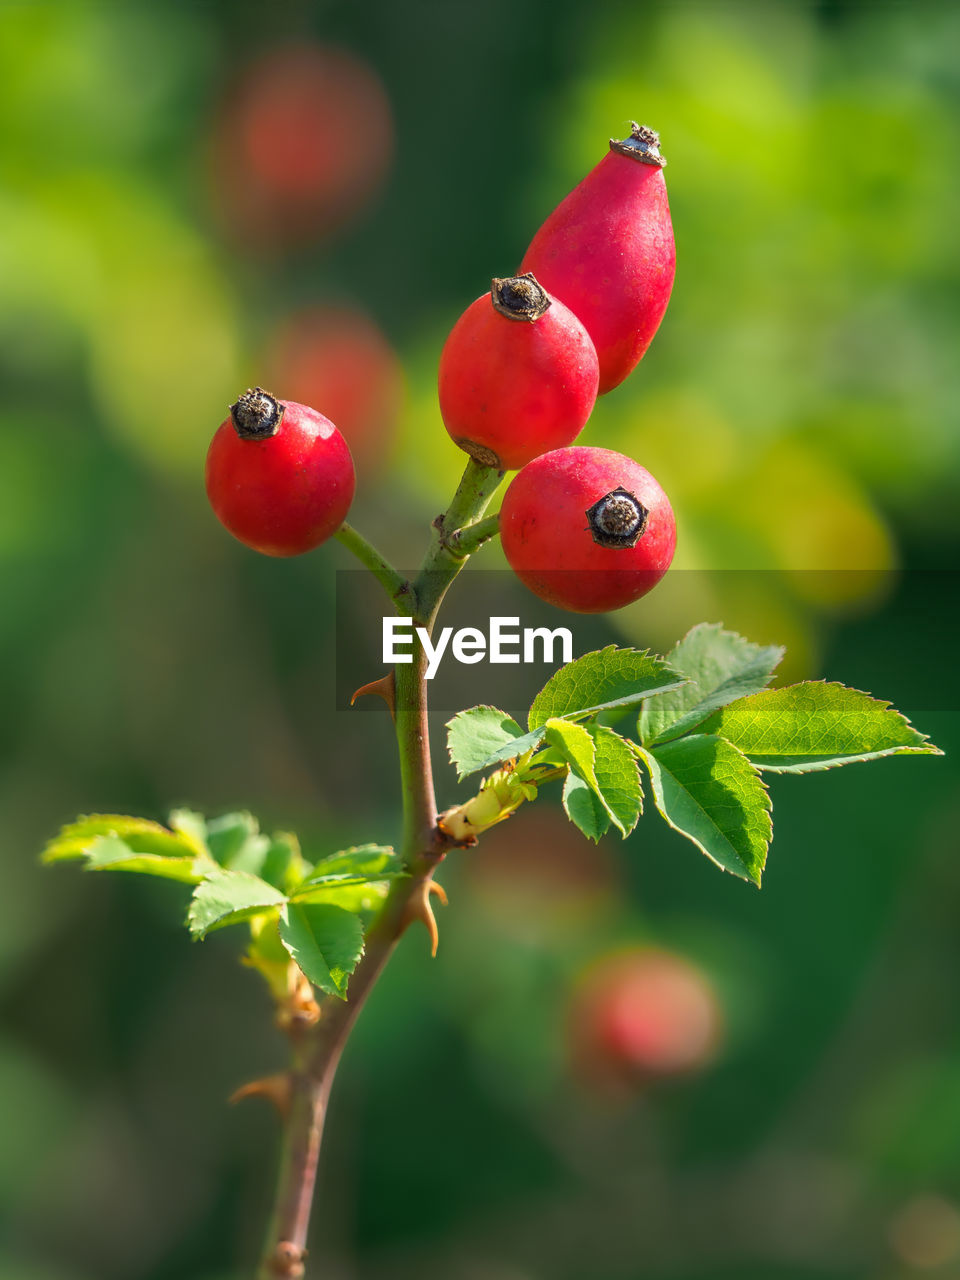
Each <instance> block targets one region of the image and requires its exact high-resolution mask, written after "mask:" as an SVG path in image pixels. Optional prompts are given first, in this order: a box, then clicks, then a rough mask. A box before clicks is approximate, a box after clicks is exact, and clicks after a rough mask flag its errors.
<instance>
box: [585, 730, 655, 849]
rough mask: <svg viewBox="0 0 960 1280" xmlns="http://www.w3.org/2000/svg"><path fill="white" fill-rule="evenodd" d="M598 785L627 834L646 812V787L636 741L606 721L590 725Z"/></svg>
mask: <svg viewBox="0 0 960 1280" xmlns="http://www.w3.org/2000/svg"><path fill="white" fill-rule="evenodd" d="M590 736H591V737H592V738H593V742H594V747H595V755H594V761H593V767H594V773H595V775H596V779H597V787H598V789H599V792H600V796H601V797H602V799H603V805H604V807H605V809H606V811H607V813H608V814H609V816H610V817H611V818H612V819H613V822H614V823H615V825H616V827H617V828H618V830H619V831H620V834H621V835H623V836H628V835H629V834H630V832H631V831H632V830H633V829H634V827H635V826H636V825H637V822H638V821H639V818H640V815H641V813H642V812H643V788H642V786H641V784H640V770H639V769H638V768H637V757H636V754H635V752H634V750H633V745H632V744H631V743H630V742H628V741H627V740H626V739H625V738H622V737H621V736H620V734H619V733H615V732H614V730H613V729H610V728H607V727H606V726H604V725H599V724H595V725H591V726H590Z"/></svg>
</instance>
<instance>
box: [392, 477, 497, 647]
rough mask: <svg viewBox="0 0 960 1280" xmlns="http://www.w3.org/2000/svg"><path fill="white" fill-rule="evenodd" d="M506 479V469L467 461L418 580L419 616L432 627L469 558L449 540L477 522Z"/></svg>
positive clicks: (435, 525)
mask: <svg viewBox="0 0 960 1280" xmlns="http://www.w3.org/2000/svg"><path fill="white" fill-rule="evenodd" d="M502 479H503V472H502V471H497V470H495V468H493V467H484V466H482V465H481V464H480V463H479V462H475V461H474V460H473V458H471V459H470V461H469V462H468V463H467V466H466V469H465V470H464V473H463V476H462V478H461V480H460V484H459V486H458V488H457V492H456V493H455V494H454V495H453V501H452V502H451V503H450V506H449V507H448V508H447V510H446V511H445V512H444V514H443V515H442V516H441V517H440V518H439V519H437V520H435V521H434V525H433V530H434V532H433V539H432V540H431V543H430V546H429V547H428V549H427V554H426V556H425V557H424V560H423V564H422V565H421V566H420V572H419V573H418V574H417V576H416V579H415V580H414V584H413V586H414V591H415V592H416V596H417V617H418V618H419V620H420V621H421V623H422V624H424V625H426V626H428V627H430V626H432V624H433V620H434V618H435V617H436V614H437V610H438V609H439V607H440V602H441V601H442V600H443V597H444V596H445V595H446V593H447V590H448V588H449V587H450V584H451V583H452V582H453V580H454V578H455V577H456V576H457V574H458V573H459V572H460V570H461V569H462V568H463V566H464V564H466V558H465V557H464V556H462V555H460V554H458V553H457V552H454V551H453V550H451V548H450V545H449V540H450V538H451V537H452V536H453V534H454V533H456V532H458V531H459V530H460V529H462V528H463V527H464V526H465V525H471V524H475V523H477V522H478V521H479V520H480V519H481V517H482V516H483V514H484V512H485V511H486V509H487V507H488V505H489V503H490V499H491V498H492V497H493V495H494V494H495V493H496V491H497V488H498V487H499V485H500V482H501V480H502Z"/></svg>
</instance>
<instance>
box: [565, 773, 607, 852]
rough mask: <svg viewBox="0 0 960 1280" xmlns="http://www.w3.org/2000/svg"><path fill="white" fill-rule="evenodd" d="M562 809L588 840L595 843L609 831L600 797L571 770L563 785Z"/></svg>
mask: <svg viewBox="0 0 960 1280" xmlns="http://www.w3.org/2000/svg"><path fill="white" fill-rule="evenodd" d="M563 807H564V809H565V810H566V814H567V817H568V818H569V819H570V821H571V822H572V823H573V824H574V826H577V827H579V828H580V830H581V831H582V832H583V834H584V835H585V836H586V837H587V839H588V840H593V841H597V840H599V839H600V837H601V836H602V835H604V833H605V832H606V831H608V830H609V827H610V814H609V813H608V812H607V809H606V807H605V806H604V804H603V802H602V801H601V799H600V797H599V796H598V795H597V794H596V792H595V791H594V790H593V788H592V787H590V786H589V785H588V784H587V783H586V782H584V780H583V779H582V778H581V777H579V776H578V775H577V774H575V773H574V772H573V770H572V769H571V770H570V772H569V773H568V774H567V777H566V781H565V782H564V784H563Z"/></svg>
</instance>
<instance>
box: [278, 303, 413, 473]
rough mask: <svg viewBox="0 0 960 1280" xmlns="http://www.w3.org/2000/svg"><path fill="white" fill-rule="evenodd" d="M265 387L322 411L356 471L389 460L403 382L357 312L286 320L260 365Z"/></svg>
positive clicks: (343, 309)
mask: <svg viewBox="0 0 960 1280" xmlns="http://www.w3.org/2000/svg"><path fill="white" fill-rule="evenodd" d="M263 367H264V374H263V377H264V380H265V382H266V383H267V385H268V386H271V387H281V388H282V389H283V394H284V396H286V397H288V398H289V399H291V400H298V401H300V403H301V404H313V405H319V406H320V409H321V411H322V412H323V413H324V414H326V416H327V417H328V418H330V419H331V421H333V422H335V423H336V424H337V426H338V428H339V429H340V434H341V435H342V436H343V438H344V439H345V440H346V442H347V444H348V445H349V446H350V452H351V454H352V455H353V460H354V462H355V463H356V465H357V467H358V468H359V469H360V470H361V471H366V472H370V471H374V470H376V468H377V466H378V464H380V463H382V462H383V460H384V459H385V458H386V456H387V454H388V452H389V448H390V444H391V441H392V439H393V434H394V430H395V428H396V425H397V420H398V418H399V415H400V409H401V404H402V400H403V374H402V372H401V366H400V361H399V359H398V358H397V355H396V353H395V352H394V350H393V348H392V347H391V346H390V343H389V342H388V341H387V339H386V338H385V337H384V335H383V334H382V333H381V332H380V330H379V329H378V328H377V326H376V325H375V324H374V322H373V321H372V320H371V319H370V317H369V316H367V315H365V314H364V313H363V312H362V311H360V310H359V309H357V308H355V307H348V306H325V307H306V308H304V309H303V310H300V311H295V312H293V313H292V314H291V315H289V316H288V317H287V318H286V319H285V320H283V321H282V322H281V323H280V325H279V327H278V328H277V329H276V330H275V331H274V333H273V334H272V336H271V337H270V339H269V341H268V345H267V350H266V353H265V357H264V362H263Z"/></svg>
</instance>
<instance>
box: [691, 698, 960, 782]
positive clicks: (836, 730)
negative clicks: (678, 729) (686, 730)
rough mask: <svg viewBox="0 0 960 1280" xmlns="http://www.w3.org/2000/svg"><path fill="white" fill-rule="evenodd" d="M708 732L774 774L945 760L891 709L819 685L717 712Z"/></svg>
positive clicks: (746, 701) (745, 700)
mask: <svg viewBox="0 0 960 1280" xmlns="http://www.w3.org/2000/svg"><path fill="white" fill-rule="evenodd" d="M704 729H709V730H710V731H711V732H713V733H718V734H721V735H722V736H723V737H724V738H726V739H727V740H728V741H730V742H732V743H733V744H734V746H736V747H739V748H740V750H741V751H742V752H743V753H744V755H746V756H749V757H750V759H751V760H752V761H753V763H754V764H755V765H757V767H758V768H760V769H766V770H768V771H769V772H771V773H809V772H811V771H812V770H816V769H832V768H834V767H835V766H836V765H841V764H853V763H856V762H858V761H862V760H879V759H881V758H882V757H884V756H905V755H927V756H939V755H942V754H943V752H942V751H940V750H939V748H938V747H935V746H934V745H933V743H932V742H930V741H928V739H927V737H926V735H925V734H922V733H918V731H917V730H916V729H914V727H913V726H912V725H911V723H910V721H909V720H907V719H906V717H905V716H902V715H901V714H900V712H899V711H894V710H893V708H892V707H891V705H890V703H889V702H880V701H878V700H877V699H876V698H872V697H871V696H870V695H869V694H868V693H861V692H860V690H859V689H848V688H847V687H846V686H845V685H842V684H830V683H826V682H824V681H819V680H809V681H805V682H804V683H803V684H792V685H787V686H786V687H785V688H783V689H765V690H764V691H763V692H762V693H755V694H753V695H751V696H750V697H749V698H742V699H740V701H739V702H734V703H732V704H731V705H730V706H728V707H725V708H724V709H723V710H722V711H719V712H717V714H716V715H715V716H713V717H711V719H710V721H709V722H708V723H707V724H706V725H704Z"/></svg>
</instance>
